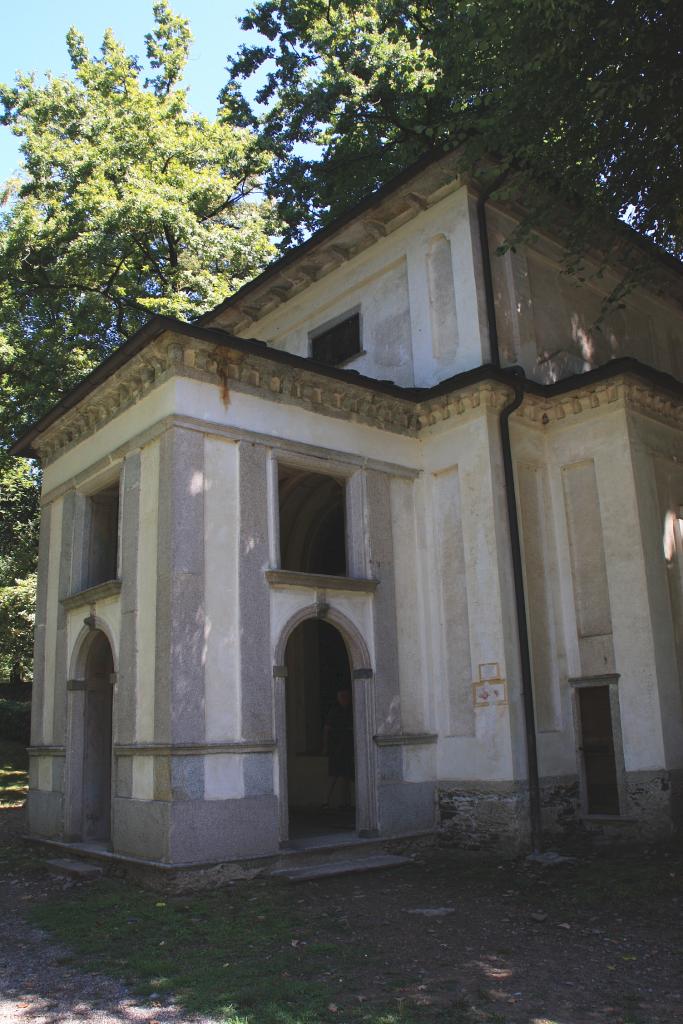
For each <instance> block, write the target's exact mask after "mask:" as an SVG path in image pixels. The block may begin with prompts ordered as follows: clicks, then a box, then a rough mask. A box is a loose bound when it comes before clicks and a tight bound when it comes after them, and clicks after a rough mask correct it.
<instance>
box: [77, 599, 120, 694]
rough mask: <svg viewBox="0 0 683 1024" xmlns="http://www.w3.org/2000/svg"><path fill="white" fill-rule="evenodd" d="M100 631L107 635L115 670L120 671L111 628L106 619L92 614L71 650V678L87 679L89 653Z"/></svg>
mask: <svg viewBox="0 0 683 1024" xmlns="http://www.w3.org/2000/svg"><path fill="white" fill-rule="evenodd" d="M98 633H103V634H104V636H105V637H106V639H107V641H108V643H109V647H110V650H111V657H112V661H113V663H114V672H115V673H117V672H118V670H119V667H118V655H117V651H116V644H115V643H114V637H113V634H112V631H111V628H110V626H109V624H108V623H107V622H105V621H104V619H101V618H99V617H98V616H97V615H91V616H89V617H88V619H87V620H86V622H85V623H84V624H83V626H82V627H81V630H80V632H79V634H78V636H77V637H76V642H75V643H74V646H73V650H72V652H71V658H70V659H69V679H80V680H84V679H85V673H86V669H87V664H88V655H89V654H90V649H91V647H92V645H93V643H94V642H95V641H96V640H97V634H98Z"/></svg>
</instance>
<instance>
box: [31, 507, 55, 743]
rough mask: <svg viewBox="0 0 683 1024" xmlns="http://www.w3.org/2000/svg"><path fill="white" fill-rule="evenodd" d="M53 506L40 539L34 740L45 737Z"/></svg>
mask: <svg viewBox="0 0 683 1024" xmlns="http://www.w3.org/2000/svg"><path fill="white" fill-rule="evenodd" d="M51 514H52V506H51V505H45V506H44V508H43V510H42V513H41V516H40V540H39V543H38V590H37V593H36V621H35V628H34V634H33V705H32V708H31V743H32V744H34V745H36V744H38V743H40V742H41V741H42V739H43V692H44V687H45V624H46V619H47V575H48V565H49V557H50V518H51Z"/></svg>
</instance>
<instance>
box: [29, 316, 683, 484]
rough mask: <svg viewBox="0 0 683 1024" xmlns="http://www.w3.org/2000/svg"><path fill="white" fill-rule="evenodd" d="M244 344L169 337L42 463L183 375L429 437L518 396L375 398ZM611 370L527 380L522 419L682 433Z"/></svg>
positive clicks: (653, 388)
mask: <svg viewBox="0 0 683 1024" xmlns="http://www.w3.org/2000/svg"><path fill="white" fill-rule="evenodd" d="M238 346H239V342H237V343H236V347H235V348H232V347H231V346H230V345H229V344H226V343H225V342H223V343H222V344H220V345H218V344H214V343H213V342H212V341H210V340H206V338H200V337H194V336H192V335H191V334H189V333H188V334H181V333H180V332H178V333H174V332H168V331H167V332H165V333H164V334H163V335H162V336H161V337H159V338H158V339H157V340H155V341H153V342H151V343H150V344H148V345H147V346H146V347H145V348H144V350H143V351H141V352H140V353H138V354H137V355H135V356H133V358H131V359H130V360H129V361H128V362H126V363H124V364H123V365H122V366H121V367H119V369H117V370H116V371H115V372H114V373H112V374H111V376H110V377H108V378H107V379H105V380H104V381H103V382H102V383H101V384H99V385H98V386H97V387H96V388H94V389H93V390H92V391H91V392H90V393H88V394H87V395H86V396H85V397H84V398H83V400H82V401H81V402H79V404H78V405H76V406H75V407H74V408H73V409H71V410H69V411H67V412H65V413H64V414H63V415H62V416H61V417H60V418H59V419H58V420H56V421H55V422H54V424H52V425H51V426H49V427H48V428H47V429H45V430H44V431H43V432H42V433H41V434H39V435H38V437H37V438H36V439H35V441H34V447H35V449H36V450H37V451H38V453H39V455H40V457H41V460H42V462H43V464H44V465H49V464H50V463H51V462H53V461H54V460H55V459H56V458H58V457H60V456H61V455H63V454H64V453H65V452H66V451H68V450H69V449H70V448H72V447H74V446H75V445H76V444H79V443H81V442H82V441H83V440H85V439H86V438H88V437H89V436H90V435H92V434H94V433H95V431H97V430H99V429H101V428H102V427H103V426H105V425H106V424H107V423H109V422H110V421H111V420H113V419H114V418H116V417H117V416H120V415H121V414H122V413H124V412H125V411H126V409H128V408H130V407H131V406H133V405H134V404H135V403H137V402H139V401H140V400H141V399H142V398H144V397H145V395H147V394H148V393H149V392H150V391H152V390H153V389H154V388H156V387H159V386H160V385H161V384H163V383H164V382H165V381H167V380H170V379H171V378H174V377H175V378H183V377H184V378H188V379H193V380H200V381H204V382H206V383H209V384H212V385H214V386H215V387H217V388H218V389H219V390H220V393H221V396H222V399H223V402H224V404H225V405H226V407H227V406H229V403H230V399H231V395H232V394H233V393H244V394H250V395H255V396H257V397H259V398H261V399H264V400H266V401H269V402H280V403H286V404H288V405H294V406H298V407H300V408H304V409H307V410H309V411H311V412H315V413H318V414H320V415H324V416H332V417H336V418H338V419H344V420H350V421H352V422H356V423H362V424H365V425H367V426H371V427H375V428H376V429H379V430H385V431H390V432H392V433H396V434H403V435H405V436H408V437H414V438H418V437H421V436H428V434H429V432H430V431H431V430H432V429H434V428H438V427H439V426H440V425H442V424H444V423H446V422H447V421H454V420H457V419H459V418H461V417H467V416H471V415H481V414H482V413H483V412H487V411H489V412H492V413H499V412H500V411H501V410H502V408H503V407H504V405H505V404H506V403H507V402H508V401H509V399H510V398H511V397H512V394H513V385H512V384H511V383H508V381H506V380H505V379H504V377H503V376H502V374H501V373H500V371H490V375H489V373H488V371H487V370H486V368H482V369H481V372H480V373H478V374H477V373H474V372H470V373H469V374H464V375H461V378H460V379H458V378H453V380H452V381H444V382H442V384H440V385H437V386H436V387H435V388H433V389H432V390H431V391H430V390H428V389H423V390H420V389H401V388H399V387H397V386H393V385H392V386H389V385H383V384H382V382H377V389H376V390H375V388H374V387H373V386H371V385H372V382H368V381H363V380H362V379H361V378H358V379H357V380H355V379H354V376H353V375H352V374H350V373H349V374H348V376H346V377H344V376H343V375H342V374H336V375H335V376H330V375H328V374H327V373H324V372H321V371H320V370H318V369H316V368H315V367H311V368H310V369H309V368H308V367H307V366H305V365H302V364H303V360H292V361H291V362H290V361H285V360H284V359H283V355H282V353H279V352H270V351H269V350H268V348H267V347H266V346H265V345H264V346H263V350H262V351H261V350H260V349H259V350H256V351H254V350H249V351H245V350H244V349H243V348H240V347H238ZM607 369H609V367H605V368H602V370H601V371H596V374H597V375H598V377H599V379H591V374H590V373H589V374H586V378H587V379H586V382H585V383H582V382H581V381H580V380H579V379H576V380H575V381H572V382H568V383H570V384H571V389H569V388H566V389H565V390H563V391H561V392H560V393H557V389H558V387H559V386H560V385H550V386H548V387H544V386H543V385H538V384H534V383H533V382H531V381H527V382H526V383H525V387H526V389H527V394H526V396H525V400H524V402H523V404H522V406H521V408H520V409H519V410H518V411H517V412H516V413H515V414H514V418H515V419H516V420H517V421H526V422H527V423H529V424H534V425H535V426H536V427H538V428H543V427H547V426H550V425H551V424H558V423H560V422H563V421H570V420H571V419H572V418H573V417H576V416H577V415H581V414H585V413H588V412H594V411H595V410H601V409H606V408H610V407H616V405H619V404H621V405H623V406H625V407H628V408H629V409H632V410H634V411H637V412H639V413H642V414H644V415H647V416H650V417H652V418H654V419H657V420H659V421H661V422H664V423H668V424H671V425H673V426H676V427H681V426H683V402H681V399H680V398H679V397H678V396H677V395H675V394H674V393H673V392H671V391H667V390H664V389H663V388H662V387H660V386H658V383H657V381H656V380H649V379H647V378H646V377H645V376H639V375H638V374H637V372H635V371H633V370H624V371H623V373H621V374H618V375H615V376H608V375H607V374H606V373H604V372H603V371H604V370H607ZM644 369H645V368H644ZM660 376H661V375H660ZM473 378H474V379H473ZM207 430H210V421H207Z"/></svg>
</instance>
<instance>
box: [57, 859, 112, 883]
mask: <svg viewBox="0 0 683 1024" xmlns="http://www.w3.org/2000/svg"><path fill="white" fill-rule="evenodd" d="M45 863H46V865H47V869H48V871H49V872H50V874H51V875H66V876H67V878H75V879H77V880H78V881H79V882H91V881H94V879H96V878H101V877H102V874H103V872H102V868H101V867H99V866H98V865H97V864H90V863H87V862H86V861H84V860H72V859H71V858H67V857H64V858H56V859H55V860H48V861H46V862H45Z"/></svg>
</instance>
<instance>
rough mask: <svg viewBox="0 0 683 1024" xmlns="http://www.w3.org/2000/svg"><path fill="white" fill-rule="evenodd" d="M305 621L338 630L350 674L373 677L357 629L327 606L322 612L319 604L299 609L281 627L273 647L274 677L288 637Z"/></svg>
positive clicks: (281, 664)
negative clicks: (318, 621) (319, 621)
mask: <svg viewBox="0 0 683 1024" xmlns="http://www.w3.org/2000/svg"><path fill="white" fill-rule="evenodd" d="M307 619H322V620H323V621H324V622H329V624H330V625H331V626H334V627H335V628H336V629H338V630H339V632H340V633H341V635H342V638H343V640H344V643H345V644H346V653H347V654H348V658H349V664H350V665H351V672H352V673H353V674H354V675H355V676H360V675H361V674H362V675H363V676H364V677H370V676H372V675H373V671H372V668H371V666H372V661H371V658H370V652H369V650H368V646H367V644H366V642H365V639H364V637H363V635H362V633H361V632H360V630H359V629H358V627H357V626H356V625H355V623H353V622H352V621H351V619H349V618H348V617H347V616H346V615H344V613H343V612H340V611H338V610H337V609H336V608H332V607H329V606H327V605H326V606H325V607H324V610H323V609H322V608H321V606H320V604H309V605H306V607H304V608H299V610H298V611H296V612H294V614H293V615H292V616H291V617H290V618H289V619H288V620H287V622H286V623H285V625H284V626H283V628H282V630H281V631H280V637H279V639H278V642H277V644H276V646H275V657H274V665H275V668H274V672H275V674H276V675H277V674H278V672H279V670H282V669H284V664H285V652H286V650H287V642H288V640H289V638H290V636H291V635H292V633H293V632H294V630H295V629H296V628H297V626H300V625H301V623H302V622H306V621H307Z"/></svg>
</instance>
